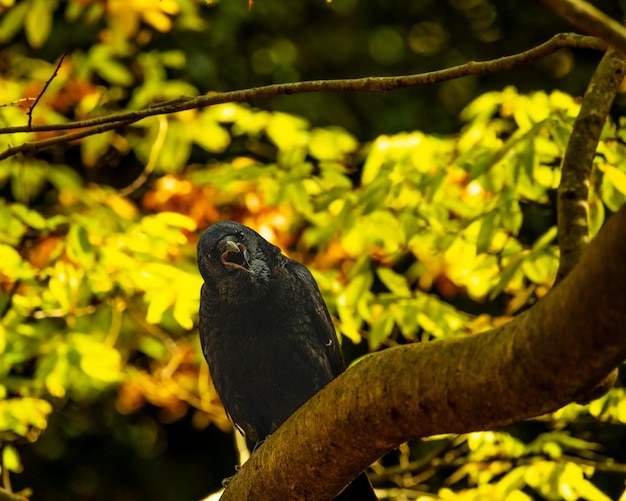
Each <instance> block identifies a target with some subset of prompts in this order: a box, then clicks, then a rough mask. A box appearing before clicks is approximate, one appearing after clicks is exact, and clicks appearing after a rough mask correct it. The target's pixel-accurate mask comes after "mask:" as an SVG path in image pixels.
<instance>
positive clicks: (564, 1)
mask: <svg viewBox="0 0 626 501" xmlns="http://www.w3.org/2000/svg"><path fill="white" fill-rule="evenodd" d="M543 1H544V3H546V4H548V5H549V6H550V7H551V8H552V9H553V10H554V11H555V12H556V13H558V14H559V15H560V16H561V17H563V18H565V19H567V20H568V21H569V22H570V23H572V24H573V25H574V26H576V27H577V28H579V29H580V30H582V31H584V32H585V33H588V34H590V35H595V36H597V37H598V38H601V39H602V40H604V41H605V42H607V43H608V44H609V45H610V46H611V47H613V48H615V49H617V50H619V51H620V52H622V53H623V54H626V28H624V26H622V25H621V24H620V23H618V22H617V21H616V20H615V19H612V18H610V17H609V16H607V15H606V14H604V13H603V12H602V11H600V10H598V9H596V8H595V7H594V6H593V5H591V4H589V3H587V2H585V1H584V0H543Z"/></svg>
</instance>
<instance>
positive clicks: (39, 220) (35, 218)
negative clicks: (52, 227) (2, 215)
mask: <svg viewBox="0 0 626 501" xmlns="http://www.w3.org/2000/svg"><path fill="white" fill-rule="evenodd" d="M9 210H10V211H11V212H12V213H13V214H14V215H15V216H16V217H18V218H19V219H20V220H21V221H22V222H24V223H25V224H27V225H28V226H30V227H31V228H33V229H35V230H43V229H44V228H46V227H47V223H46V220H45V219H44V217H43V216H42V215H41V214H39V212H36V211H34V210H31V209H29V208H27V207H26V206H25V205H22V204H11V205H10V206H9Z"/></svg>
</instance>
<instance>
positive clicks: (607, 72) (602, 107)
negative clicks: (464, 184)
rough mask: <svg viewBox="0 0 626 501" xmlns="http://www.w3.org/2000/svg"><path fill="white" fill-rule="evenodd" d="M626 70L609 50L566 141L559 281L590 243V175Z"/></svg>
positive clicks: (560, 200)
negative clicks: (603, 131)
mask: <svg viewBox="0 0 626 501" xmlns="http://www.w3.org/2000/svg"><path fill="white" fill-rule="evenodd" d="M625 73H626V59H625V58H624V57H623V56H622V55H621V53H619V52H616V51H615V50H609V51H608V52H607V53H606V54H605V55H604V57H603V58H602V60H601V61H600V64H599V65H598V68H597V69H596V71H595V73H594V74H593V76H592V78H591V80H590V81H589V86H588V87H587V92H586V93H585V96H584V98H583V101H582V105H581V108H580V112H579V114H578V117H577V118H576V122H575V123H574V128H573V129H572V135H571V136H570V139H569V142H568V144H567V150H566V151H565V157H564V158H563V165H562V168H561V183H560V185H559V189H558V194H557V200H558V203H557V222H558V229H559V249H560V251H561V261H560V264H559V271H558V273H557V282H558V281H560V280H562V279H563V278H564V277H565V275H567V274H568V273H569V271H570V270H571V269H572V268H573V267H574V266H575V265H576V263H577V262H578V260H579V259H580V256H581V255H582V253H583V251H584V249H585V247H586V246H587V243H588V242H589V231H588V225H587V216H588V209H589V206H588V203H587V200H588V196H589V176H590V175H591V169H592V166H593V159H594V156H595V153H596V149H597V147H598V142H599V141H600V133H601V132H602V127H603V126H604V123H605V122H606V117H607V116H608V114H609V110H610V109H611V105H612V103H613V100H614V99H615V95H616V94H617V91H618V89H619V86H620V84H621V82H622V80H623V79H624V74H625Z"/></svg>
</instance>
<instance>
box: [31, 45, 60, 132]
mask: <svg viewBox="0 0 626 501" xmlns="http://www.w3.org/2000/svg"><path fill="white" fill-rule="evenodd" d="M65 56H67V51H65V52H64V53H63V54H61V57H60V58H59V62H58V63H57V66H56V68H54V72H53V73H52V75H51V76H50V78H48V80H47V81H46V83H45V84H44V86H43V89H41V92H40V93H39V94H38V95H37V97H36V98H35V102H34V103H33V104H32V105H31V106H30V108H28V111H27V112H26V114H27V115H28V127H32V126H33V111H34V110H35V106H37V103H39V100H40V99H41V98H42V96H43V95H44V93H45V92H46V89H47V88H48V86H49V85H50V83H52V80H54V78H55V77H56V76H57V74H58V73H59V69H60V68H61V64H63V59H65Z"/></svg>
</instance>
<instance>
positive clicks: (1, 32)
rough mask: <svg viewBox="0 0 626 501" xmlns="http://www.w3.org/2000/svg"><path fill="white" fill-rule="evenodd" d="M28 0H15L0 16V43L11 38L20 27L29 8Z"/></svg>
mask: <svg viewBox="0 0 626 501" xmlns="http://www.w3.org/2000/svg"><path fill="white" fill-rule="evenodd" d="M29 7H30V5H29V2H17V3H16V4H15V5H14V6H13V7H10V8H9V9H8V10H7V11H5V12H4V14H3V15H2V17H1V18H0V43H6V42H8V41H9V40H11V39H12V38H13V37H14V36H15V35H16V34H17V33H18V32H19V31H20V29H22V26H23V24H24V19H25V18H26V14H27V12H28V10H29Z"/></svg>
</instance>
